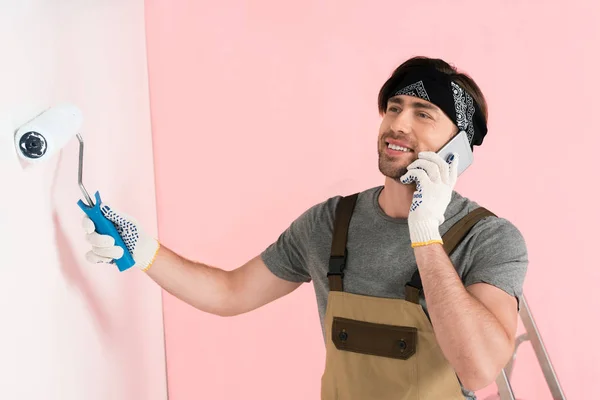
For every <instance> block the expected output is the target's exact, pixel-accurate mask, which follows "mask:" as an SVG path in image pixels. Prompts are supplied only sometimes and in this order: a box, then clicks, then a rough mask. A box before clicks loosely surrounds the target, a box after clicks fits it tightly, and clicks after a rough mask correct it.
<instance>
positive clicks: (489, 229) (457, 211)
mask: <svg viewBox="0 0 600 400" xmlns="http://www.w3.org/2000/svg"><path fill="white" fill-rule="evenodd" d="M480 207H483V208H485V209H487V210H488V211H490V212H492V213H493V214H494V216H486V217H484V218H482V219H481V220H479V221H478V222H477V223H476V224H475V225H474V226H473V228H472V229H471V231H470V232H469V236H472V237H478V239H479V241H481V240H484V241H486V242H489V243H496V244H497V245H498V246H503V245H505V244H509V245H513V246H514V245H522V246H524V245H525V239H524V237H523V234H522V233H521V231H520V230H519V228H518V227H517V226H516V225H515V224H514V223H513V222H512V221H511V220H509V219H508V218H507V217H505V216H503V215H502V214H499V213H497V212H496V211H494V210H493V209H491V208H489V207H487V206H484V205H481V204H479V203H478V202H477V201H475V200H473V199H470V198H468V197H465V196H463V195H461V194H459V193H457V192H454V193H453V196H452V201H451V203H450V205H449V207H448V211H447V217H448V218H447V221H446V222H445V223H444V225H445V228H446V229H445V230H447V229H449V228H450V227H451V226H452V225H454V224H455V223H457V222H459V221H460V220H461V219H462V218H464V217H466V216H467V215H468V214H469V213H470V212H471V211H474V210H475V209H477V208H480Z"/></svg>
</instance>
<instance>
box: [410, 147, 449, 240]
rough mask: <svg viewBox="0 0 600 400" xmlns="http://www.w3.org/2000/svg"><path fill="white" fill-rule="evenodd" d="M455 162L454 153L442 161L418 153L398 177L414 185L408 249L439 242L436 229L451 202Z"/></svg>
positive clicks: (434, 155) (437, 229) (443, 219)
mask: <svg viewBox="0 0 600 400" xmlns="http://www.w3.org/2000/svg"><path fill="white" fill-rule="evenodd" d="M458 162H459V160H458V154H456V153H454V154H452V155H451V156H450V158H449V159H448V162H446V161H445V160H443V159H442V158H441V157H440V156H439V155H438V154H437V153H434V152H422V153H419V159H418V160H416V161H414V162H413V163H412V164H410V165H409V166H408V172H407V173H406V174H404V175H403V176H402V177H401V178H400V182H402V183H404V184H411V183H416V185H417V187H416V190H415V193H414V195H413V201H412V204H411V206H410V212H409V214H408V227H409V230H410V240H411V242H412V247H418V246H425V245H428V244H432V243H442V237H441V235H440V230H439V228H440V225H441V224H442V223H443V222H444V221H445V218H444V213H445V212H446V208H447V207H448V204H450V200H451V199H452V191H453V190H454V186H455V184H456V180H457V171H458Z"/></svg>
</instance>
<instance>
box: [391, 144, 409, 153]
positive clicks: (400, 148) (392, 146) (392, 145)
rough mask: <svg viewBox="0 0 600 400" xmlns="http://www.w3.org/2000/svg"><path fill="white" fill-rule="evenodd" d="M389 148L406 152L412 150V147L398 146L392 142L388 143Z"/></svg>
mask: <svg viewBox="0 0 600 400" xmlns="http://www.w3.org/2000/svg"><path fill="white" fill-rule="evenodd" d="M388 149H392V150H396V151H403V152H405V153H410V152H411V151H412V150H411V149H408V148H406V147H401V146H396V145H395V144H392V143H388Z"/></svg>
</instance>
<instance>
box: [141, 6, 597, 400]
mask: <svg viewBox="0 0 600 400" xmlns="http://www.w3.org/2000/svg"><path fill="white" fill-rule="evenodd" d="M597 4H598V3H597V2H594V1H581V0H574V1H570V2H569V3H568V7H565V3H560V2H556V3H551V2H550V3H549V2H543V3H541V2H539V3H538V2H529V4H524V3H523V2H514V1H513V2H502V4H499V2H497V3H495V4H492V3H491V2H480V1H455V2H452V3H448V2H441V1H438V2H397V1H382V2H377V3H374V2H367V1H364V2H348V1H344V2H342V1H333V0H332V1H327V2H317V1H304V2H292V3H290V2H280V1H260V2H245V1H232V0H224V1H220V2H192V1H179V2H171V1H167V0H147V1H146V23H147V46H148V59H149V77H150V95H151V112H152V125H153V140H154V152H155V159H154V162H155V172H156V191H157V208H158V229H159V237H160V240H161V241H162V242H163V243H164V244H165V245H167V246H169V247H171V248H172V249H174V250H175V251H178V252H180V253H181V254H182V255H184V256H186V257H189V258H192V259H197V260H200V261H202V262H205V263H208V264H213V265H216V266H219V267H222V268H225V269H232V268H235V267H237V266H239V265H241V264H242V263H244V262H245V261H247V260H248V259H250V258H251V257H253V256H254V255H256V254H257V253H259V252H260V251H261V250H263V248H264V247H265V246H267V245H268V244H269V243H271V242H272V241H273V240H275V239H276V238H277V236H278V235H279V233H280V232H281V231H282V230H283V229H285V228H286V227H287V226H288V224H289V223H290V222H291V221H292V220H293V219H294V218H296V217H297V216H298V215H299V214H300V213H302V212H303V211H304V210H305V209H306V208H308V207H310V206H311V205H313V204H315V203H317V202H320V201H323V200H324V199H326V198H327V197H329V196H333V195H336V194H347V193H351V192H353V191H357V190H362V189H365V188H368V187H371V186H375V185H379V184H381V183H382V182H383V180H382V177H381V175H380V173H379V171H378V169H377V158H376V136H377V129H378V124H379V116H378V114H377V107H376V99H377V92H378V90H379V88H380V86H381V84H382V83H383V82H384V81H385V79H387V77H388V76H389V74H390V73H391V72H392V70H393V69H394V68H395V67H396V66H397V65H398V64H399V63H400V62H402V61H404V60H405V59H406V58H408V57H411V56H414V55H428V56H435V57H441V58H444V59H446V60H448V61H450V62H452V63H455V64H456V65H457V66H458V67H459V68H462V69H465V70H466V71H467V72H468V73H469V74H471V75H472V76H473V77H474V78H475V80H476V81H477V82H478V83H479V85H480V86H481V87H482V89H483V91H484V93H485V95H486V96H487V100H488V102H489V106H490V121H489V129H490V133H489V135H488V137H487V138H486V140H485V143H484V145H483V146H482V147H481V148H477V149H476V152H475V157H476V161H475V164H474V166H473V167H472V168H471V169H470V170H469V171H468V172H467V173H465V175H463V177H462V178H461V181H460V182H459V185H458V187H457V190H458V191H460V192H461V193H462V194H464V195H466V196H468V197H471V198H472V199H474V200H476V201H477V202H479V203H480V204H482V205H484V206H486V207H488V208H490V209H491V210H493V211H494V212H496V213H497V214H499V215H501V216H503V217H506V218H508V219H510V220H511V221H513V222H514V223H515V224H516V225H517V226H518V227H519V228H520V229H521V231H522V232H523V234H524V236H525V238H526V240H527V243H528V246H529V251H530V260H531V264H530V270H529V274H528V278H527V282H526V285H525V292H526V295H527V298H528V300H529V303H530V305H531V308H532V310H533V312H534V316H535V318H536V320H537V322H538V325H539V328H540V330H541V332H542V334H543V338H544V340H545V342H546V344H547V347H548V350H549V353H550V355H551V357H552V360H553V362H554V364H555V368H556V370H557V373H558V375H559V377H560V380H561V382H562V384H563V388H564V390H565V392H566V394H567V397H568V398H572V399H583V398H595V397H597V393H596V390H597V381H598V378H600V363H598V360H599V359H600V347H599V346H597V341H598V337H599V335H600V326H599V323H598V315H599V314H598V310H599V309H600V300H599V297H598V292H597V288H598V284H599V283H600V272H599V270H598V255H597V245H596V243H595V242H596V240H595V239H596V237H597V233H596V229H597V227H598V223H599V222H600V218H599V213H598V210H597V201H598V195H597V191H596V185H597V172H596V168H597V163H596V162H595V160H596V154H597V151H598V148H599V147H600V139H598V138H599V136H600V135H599V134H598V132H597V131H598V128H597V123H598V116H597V115H598V110H597V109H598V101H597V97H596V96H597V93H598V92H599V90H600V80H599V78H598V75H597V62H598V45H597V44H598V43H599V40H600V28H599V25H598V23H597V16H598V15H600V10H599V7H598V5H597ZM164 311H165V329H166V331H165V332H166V348H167V371H168V382H169V393H170V399H172V400H187V399H199V398H202V399H239V398H261V399H281V398H286V399H290V400H296V399H298V400H299V399H316V398H318V393H319V379H320V376H321V372H322V368H323V361H324V358H323V357H324V349H323V343H322V338H321V332H320V329H319V325H318V317H317V310H316V303H315V300H314V293H313V289H312V287H311V286H310V285H304V286H303V287H301V288H300V289H299V290H297V291H296V292H294V293H292V294H291V295H289V296H287V297H286V298H283V299H281V300H279V301H277V302H275V303H272V304H269V305H268V306H266V307H264V308H262V309H260V310H257V311H255V312H253V313H250V314H248V315H243V316H239V317H236V318H229V319H227V318H220V317H215V316H212V315H208V314H205V313H202V312H198V311H196V310H194V309H193V308H192V307H190V306H188V305H186V304H183V303H182V302H180V301H178V300H176V299H174V298H173V297H171V296H169V295H166V297H165V300H164ZM513 384H514V388H515V390H516V392H517V395H518V396H519V397H520V398H523V399H525V398H527V399H548V398H550V396H549V393H548V390H547V389H546V387H545V383H544V381H543V377H542V374H541V372H540V369H539V368H538V367H537V366H536V364H535V359H534V358H533V352H532V351H531V348H530V346H529V345H524V346H523V347H522V349H521V351H520V352H519V356H518V358H517V366H516V369H515V372H514V379H513ZM493 391H494V388H493V387H491V388H489V389H487V390H484V391H482V392H481V393H480V394H481V395H482V398H483V397H485V395H487V394H489V393H492V392H493Z"/></svg>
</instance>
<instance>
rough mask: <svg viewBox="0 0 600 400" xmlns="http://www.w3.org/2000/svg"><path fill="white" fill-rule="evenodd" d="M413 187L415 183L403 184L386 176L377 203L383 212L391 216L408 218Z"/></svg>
mask: <svg viewBox="0 0 600 400" xmlns="http://www.w3.org/2000/svg"><path fill="white" fill-rule="evenodd" d="M415 188H416V185H415V184H410V185H405V184H403V183H400V182H398V181H395V180H393V179H391V178H388V177H386V178H385V185H384V187H383V190H382V191H381V193H380V194H379V205H380V206H381V209H382V210H383V212H384V213H386V214H387V215H388V216H390V217H392V218H408V212H409V211H410V205H411V204H412V200H413V194H414V192H415Z"/></svg>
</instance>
